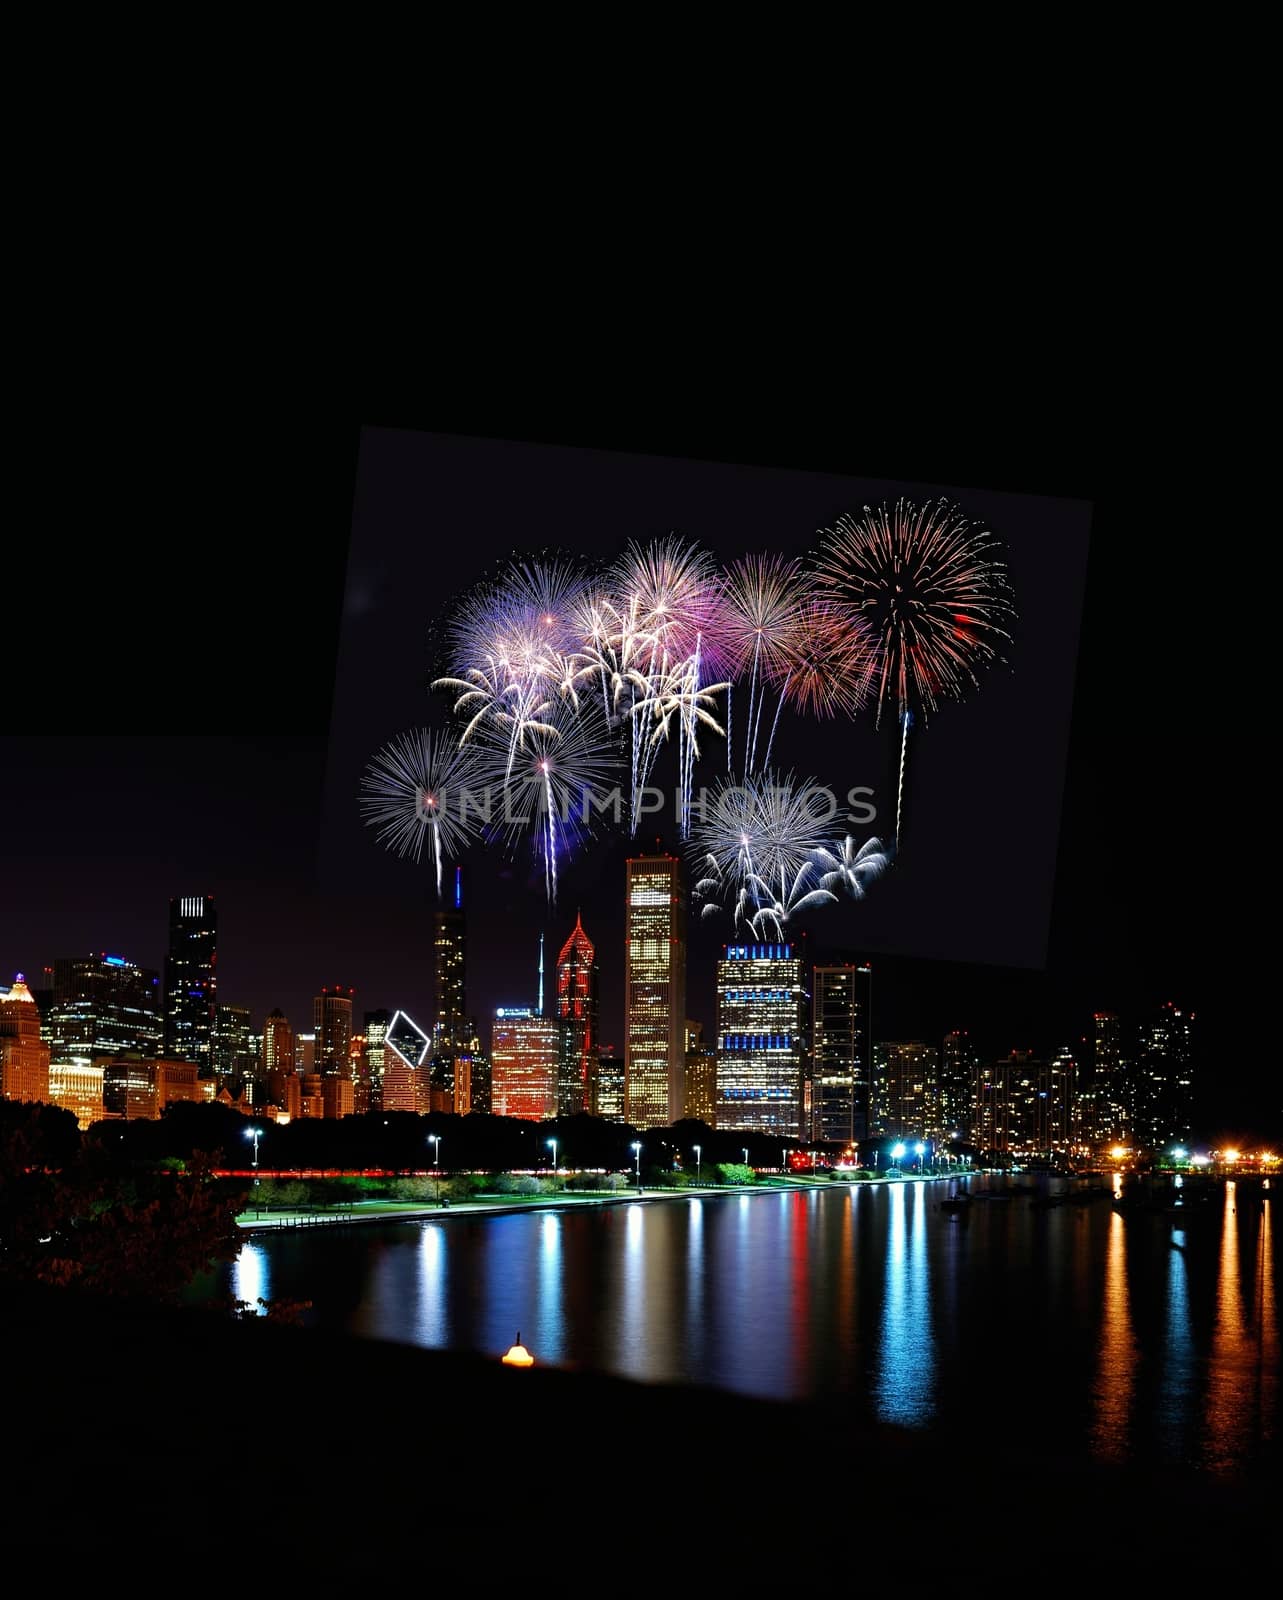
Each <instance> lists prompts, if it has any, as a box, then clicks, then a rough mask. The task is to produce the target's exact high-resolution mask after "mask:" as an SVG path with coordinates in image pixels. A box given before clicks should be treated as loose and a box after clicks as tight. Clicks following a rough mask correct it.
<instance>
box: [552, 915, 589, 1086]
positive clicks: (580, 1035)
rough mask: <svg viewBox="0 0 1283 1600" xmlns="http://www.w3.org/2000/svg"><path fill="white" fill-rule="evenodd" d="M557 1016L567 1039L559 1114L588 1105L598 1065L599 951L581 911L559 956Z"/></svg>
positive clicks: (561, 1075) (561, 1079) (559, 1083)
mask: <svg viewBox="0 0 1283 1600" xmlns="http://www.w3.org/2000/svg"><path fill="white" fill-rule="evenodd" d="M557 1020H558V1021H559V1022H561V1023H563V1024H564V1026H565V1030H566V1039H565V1046H564V1055H563V1057H562V1070H561V1074H560V1076H559V1079H558V1083H557V1115H558V1116H559V1117H572V1116H574V1115H575V1114H576V1112H580V1111H587V1110H588V1109H589V1103H590V1097H591V1092H592V1081H593V1077H594V1074H595V1072H596V1067H597V1042H598V1041H597V952H596V949H595V948H594V946H593V942H592V940H591V939H590V938H589V937H588V935H587V934H586V933H585V932H584V925H583V922H582V920H581V919H580V917H579V916H578V915H576V917H575V927H574V931H573V932H572V933H571V935H570V937H569V939H567V940H566V942H565V944H564V945H562V947H561V954H560V955H559V956H558V957H557Z"/></svg>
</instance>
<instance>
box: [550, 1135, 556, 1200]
mask: <svg viewBox="0 0 1283 1600" xmlns="http://www.w3.org/2000/svg"><path fill="white" fill-rule="evenodd" d="M548 1143H549V1144H550V1145H551V1146H552V1177H553V1187H554V1188H555V1187H556V1181H557V1141H556V1140H555V1139H549V1141H548Z"/></svg>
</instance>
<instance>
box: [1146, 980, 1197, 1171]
mask: <svg viewBox="0 0 1283 1600" xmlns="http://www.w3.org/2000/svg"><path fill="white" fill-rule="evenodd" d="M1136 1091H1137V1093H1136V1101H1137V1105H1136V1109H1137V1113H1138V1114H1137V1117H1136V1137H1137V1138H1138V1139H1139V1140H1140V1142H1141V1143H1142V1144H1143V1145H1145V1146H1146V1147H1147V1148H1149V1149H1151V1150H1159V1149H1161V1148H1162V1147H1163V1146H1164V1145H1168V1144H1188V1143H1189V1138H1190V1125H1191V1121H1192V1111H1193V1106H1192V1102H1193V1094H1194V1013H1193V1012H1192V1011H1182V1010H1181V1009H1180V1008H1179V1007H1177V1006H1176V1005H1174V1004H1172V1002H1171V1001H1169V1002H1168V1003H1167V1004H1166V1005H1164V1006H1160V1007H1159V1011H1158V1016H1157V1017H1156V1018H1155V1019H1154V1021H1153V1022H1151V1023H1150V1024H1149V1026H1148V1027H1147V1028H1145V1029H1143V1030H1142V1033H1141V1043H1140V1070H1139V1072H1138V1073H1137V1081H1136Z"/></svg>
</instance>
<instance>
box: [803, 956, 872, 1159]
mask: <svg viewBox="0 0 1283 1600" xmlns="http://www.w3.org/2000/svg"><path fill="white" fill-rule="evenodd" d="M872 987H873V975H872V971H871V969H870V968H869V967H867V966H860V967H856V966H851V965H846V966H838V967H816V968H815V969H814V984H813V988H812V1007H813V1009H812V1027H811V1137H812V1138H814V1139H823V1140H826V1141H831V1142H841V1143H842V1144H850V1143H852V1142H854V1143H857V1144H858V1143H860V1142H861V1141H863V1140H864V1139H865V1138H867V1136H868V1132H869V1078H870V1072H869V1067H870V1064H871V1059H872V1050H871V1048H870V1045H869V1027H870V1021H871V1011H872V1007H871V1004H870V1000H871V994H872Z"/></svg>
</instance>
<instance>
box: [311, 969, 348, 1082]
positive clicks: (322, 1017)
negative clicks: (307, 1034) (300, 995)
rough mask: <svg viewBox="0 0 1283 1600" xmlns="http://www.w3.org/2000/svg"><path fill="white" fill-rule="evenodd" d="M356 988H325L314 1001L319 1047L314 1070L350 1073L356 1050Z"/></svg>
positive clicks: (314, 1058)
mask: <svg viewBox="0 0 1283 1600" xmlns="http://www.w3.org/2000/svg"><path fill="white" fill-rule="evenodd" d="M355 993H356V990H355V989H344V988H342V987H339V988H336V989H322V990H321V992H320V994H318V995H317V996H316V998H315V999H314V1000H313V1001H312V1027H313V1031H314V1032H315V1035H316V1048H315V1053H314V1055H313V1058H312V1070H313V1071H314V1072H320V1073H328V1072H337V1073H341V1074H342V1075H344V1076H346V1075H347V1073H348V1071H349V1065H348V1063H349V1058H350V1055H351V1050H352V996H353V995H354V994H355Z"/></svg>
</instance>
